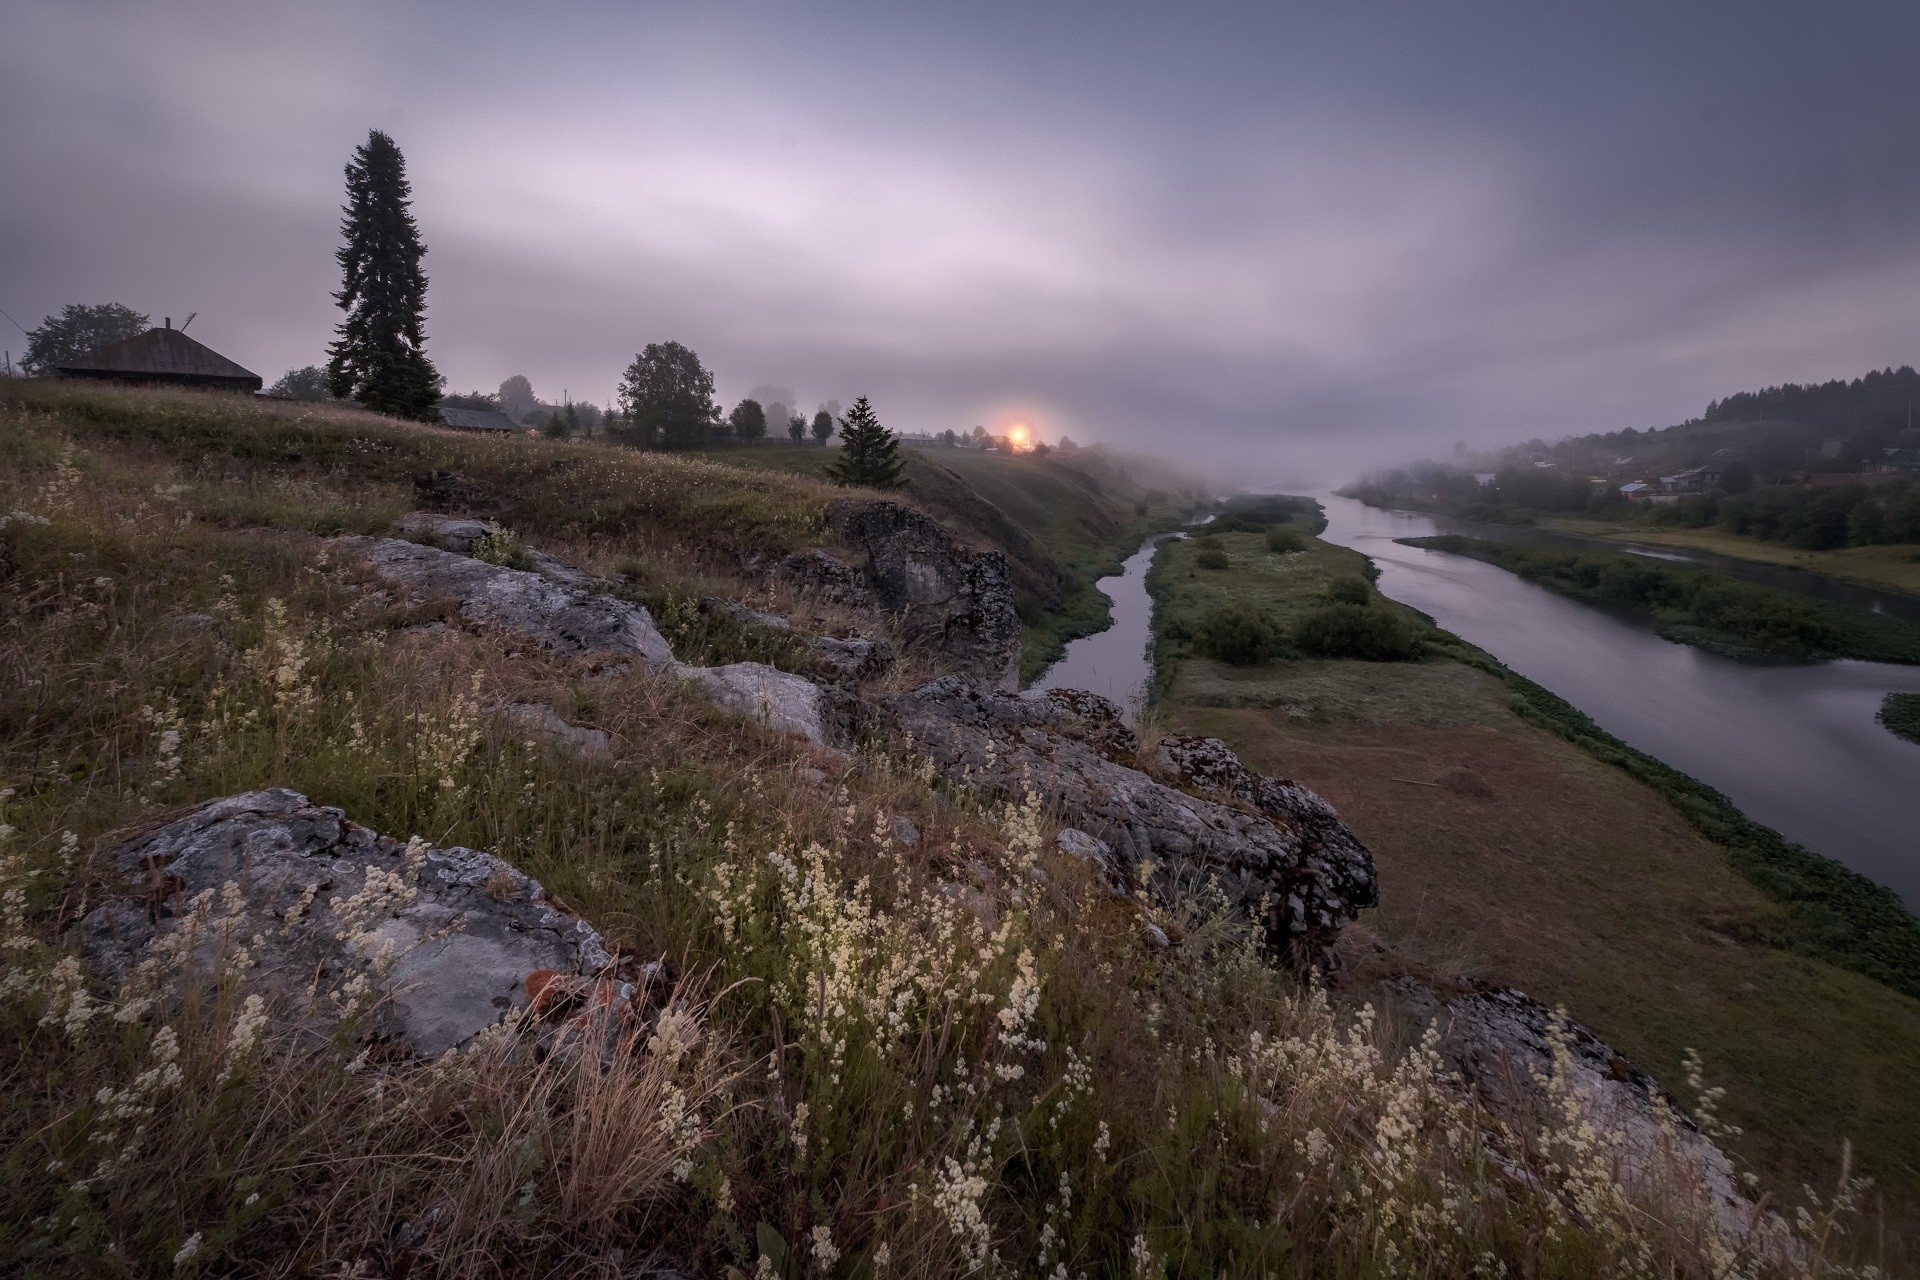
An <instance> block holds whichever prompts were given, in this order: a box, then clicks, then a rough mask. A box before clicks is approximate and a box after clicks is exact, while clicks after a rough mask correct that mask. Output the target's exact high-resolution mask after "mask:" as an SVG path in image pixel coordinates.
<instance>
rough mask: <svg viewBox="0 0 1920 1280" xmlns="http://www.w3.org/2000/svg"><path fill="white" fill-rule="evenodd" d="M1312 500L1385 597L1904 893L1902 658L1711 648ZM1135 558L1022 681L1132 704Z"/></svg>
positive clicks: (1906, 684) (1919, 859)
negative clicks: (1041, 667) (1095, 625)
mask: <svg viewBox="0 0 1920 1280" xmlns="http://www.w3.org/2000/svg"><path fill="white" fill-rule="evenodd" d="M1314 496H1315V497H1317V498H1319V500H1320V501H1321V503H1322V504H1323V505H1324V506H1325V508H1326V513H1327V520H1328V525H1327V530H1326V532H1325V533H1324V534H1322V535H1321V536H1322V537H1324V538H1325V539H1326V540H1327V541H1329V542H1335V543H1339V544H1340V545H1342V546H1347V547H1351V548H1353V549H1354V550H1356V551H1359V552H1361V553H1363V554H1365V555H1368V556H1371V557H1372V558H1373V560H1374V563H1376V564H1378V565H1379V566H1380V584H1379V585H1380V590H1381V591H1382V592H1384V593H1385V594H1386V595H1388V596H1390V597H1392V598H1393V599H1395V600H1399V601H1401V602H1403V603H1405V604H1409V605H1412V606H1413V607H1414V608H1416V609H1419V610H1420V611H1421V612H1423V613H1425V614H1427V615H1428V616H1430V617H1432V618H1433V620H1434V621H1435V622H1436V623H1438V624H1439V625H1440V626H1442V627H1445V628H1446V629H1447V630H1449V631H1451V632H1453V633H1454V634H1456V635H1458V636H1461V637H1462V638H1464V639H1466V640H1468V641H1470V642H1471V643H1473V644H1476V645H1478V646H1480V647H1481V648H1482V649H1485V650H1486V651H1487V652H1489V653H1491V654H1492V655H1493V656H1494V657H1496V658H1498V659H1499V660H1500V661H1501V662H1504V663H1505V664H1506V665H1507V666H1509V667H1511V668H1512V669H1513V670H1515V671H1518V672H1519V673H1520V674H1522V675H1524V676H1526V677H1527V678H1528V679H1530V680H1533V681H1536V682H1537V683H1539V684H1542V685H1544V686H1546V687H1547V688H1548V689H1551V690H1552V691H1553V692H1555V693H1557V694H1559V695H1560V696H1561V697H1563V698H1565V699H1566V700H1567V701H1568V702H1571V703H1572V704H1573V705H1574V706H1576V707H1578V708H1580V710H1582V711H1584V712H1586V713H1587V714H1588V715H1589V716H1592V717H1593V719H1594V721H1595V722H1596V723H1598V724H1599V725H1600V726H1601V727H1602V728H1603V729H1605V730H1607V731H1608V732H1609V733H1611V734H1613V735H1614V736H1615V737H1618V738H1620V739H1622V740H1623V741H1625V742H1628V743H1630V744H1632V745H1633V746H1635V747H1638V748H1639V749H1640V750H1642V751H1645V752H1646V753H1647V754H1649V755H1652V756H1655V757H1657V758H1659V759H1661V760H1664V761H1666V762H1667V763H1668V764H1670V765H1672V766H1673V767H1674V768H1676V769H1680V770H1682V771H1684V772H1686V773H1689V774H1691V775H1693V776H1694V777H1696V778H1699V779H1700V780H1701V781H1703V782H1706V783H1708V784H1709V785H1711V786H1713V787H1716V788H1718V789H1719V790H1720V791H1722V792H1724V793H1725V794H1726V795H1727V796H1728V798H1730V799H1731V800H1732V801H1733V802H1734V803H1735V804H1736V805H1738V806H1739V807H1740V809H1741V810H1742V811H1743V812H1745V813H1746V814H1747V815H1748V816H1749V817H1751V818H1753V819H1755V820H1756V821H1759V822H1763V823H1766V824H1767V825H1768V826H1770V827H1773V828H1774V829H1775V830H1777V831H1779V832H1780V833H1781V834H1783V835H1785V836H1786V837H1787V838H1788V839H1790V840H1794V841H1797V842H1799V843H1800V844H1803V845H1805V846H1806V847H1807V848H1809V849H1812V850H1814V851H1815V852H1817V853H1822V854H1825V855H1827V856H1828V857H1830V858H1834V859H1836V860H1837V861H1839V862H1842V863H1844V864H1845V865H1847V866H1849V867H1851V868H1853V869H1854V870H1856V871H1858V872H1860V873H1861V874H1863V875H1867V876H1870V877H1872V878H1873V879H1875V880H1878V881H1879V882H1880V883H1882V884H1884V885H1888V886H1889V887H1891V888H1892V889H1894V890H1895V891H1896V892H1897V893H1899V894H1900V895H1901V896H1902V897H1903V898H1905V899H1906V901H1907V903H1908V904H1909V905H1910V906H1913V905H1920V744H1915V743H1911V742H1908V741H1906V740H1904V739H1902V738H1898V737H1895V736H1894V735H1893V734H1891V733H1889V732H1887V730H1886V729H1885V728H1883V727H1881V725H1880V724H1879V723H1878V722H1877V721H1876V720H1875V719H1874V715H1875V713H1876V712H1877V711H1878V710H1879V707H1880V701H1881V699H1882V698H1883V697H1885V695H1887V694H1888V693H1892V692H1896V691H1902V692H1920V667H1908V666H1894V665H1889V664H1884V663H1873V662H1852V661H1840V662H1791V661H1773V662H1756V661H1743V660H1738V659H1733V658H1723V657H1720V656H1718V655H1716V654H1711V653H1707V652H1704V651H1703V650H1699V649H1694V648H1691V647H1689V646H1686V645H1680V644H1674V643H1671V642H1670V641H1666V640H1662V639H1661V638H1660V637H1659V636H1657V635H1655V634H1654V632H1653V629H1652V627H1651V626H1650V625H1649V624H1647V623H1645V622H1643V621H1641V620H1638V619H1635V618H1632V617H1629V616H1626V615H1622V614H1617V613H1614V612H1610V611H1608V610H1605V609H1600V608H1596V607H1594V606H1591V605H1586V604H1582V603H1579V602H1578V601H1574V600H1570V599H1568V598H1567V597H1565V596H1561V595H1556V594H1555V593H1553V592H1552V591H1549V590H1547V589H1546V588H1545V587H1541V586H1537V585H1535V584H1534V583H1531V582H1528V581H1526V580H1525V579H1523V578H1520V577H1518V576H1516V575H1514V574H1512V573H1509V572H1507V571H1506V570H1504V569H1499V568H1495V567H1494V566H1493V565H1490V564H1485V563H1483V562H1481V561H1478V560H1471V559H1468V558H1467V557H1465V556H1455V555H1448V554H1446V553H1445V552H1439V551H1423V550H1420V549H1418V548H1415V547H1403V546H1400V545H1398V544H1397V543H1395V542H1394V539H1395V538H1410V537H1420V536H1424V535H1429V534H1433V533H1438V532H1442V530H1441V529H1440V528H1439V527H1438V526H1436V524H1435V522H1434V521H1433V520H1431V519H1429V518H1428V517H1426V516H1423V515H1415V514H1412V513H1408V512H1398V511H1381V510H1378V509H1376V508H1373V507H1368V506H1366V505H1364V504H1362V503H1360V502H1357V501H1355V500H1353V499H1351V498H1339V497H1334V496H1333V495H1331V494H1327V493H1319V494H1315V495H1314ZM1453 527H1454V528H1456V529H1457V531H1460V532H1467V531H1468V530H1466V529H1464V528H1459V527H1458V526H1453ZM1473 532H1476V533H1477V532H1482V530H1480V529H1474V530H1473ZM1508 532H1509V533H1510V532H1511V531H1510V530H1509V531H1508ZM1528 540H1532V539H1528ZM1540 540H1542V541H1546V540H1547V539H1544V538H1543V539H1540ZM1552 540H1553V541H1556V542H1559V541H1563V538H1561V537H1554V538H1553V539H1552ZM1564 540H1568V541H1579V540H1578V539H1564ZM1588 545H1593V544H1588ZM1611 549H1614V550H1621V549H1623V548H1620V547H1618V546H1614V547H1612V548H1611ZM1649 550H1652V549H1651V548H1649ZM1659 550H1660V551H1661V552H1662V553H1666V552H1668V551H1669V549H1667V548H1659ZM1687 558H1688V559H1693V558H1694V557H1693V556H1692V555H1691V554H1689V555H1688V556H1687ZM1152 560H1153V545H1152V543H1151V542H1150V543H1149V544H1148V545H1146V546H1144V547H1142V548H1141V549H1140V551H1138V552H1137V553H1135V555H1134V556H1133V557H1132V558H1131V559H1129V560H1128V561H1127V562H1126V567H1125V569H1124V571H1123V572H1122V573H1121V574H1120V575H1119V576H1118V577H1113V578H1103V579H1101V580H1100V582H1099V584H1098V585H1099V587H1100V589H1101V590H1102V591H1104V592H1106V593H1107V595H1108V597H1109V598H1110V599H1112V600H1113V602H1114V603H1113V615H1114V625H1113V626H1112V627H1111V628H1109V629H1108V630H1106V631H1103V632H1100V633H1099V634H1098V635H1093V636H1087V637H1084V638H1082V639H1080V640H1076V641H1074V642H1073V643H1072V644H1070V645H1068V646H1067V651H1066V655H1065V656H1064V657H1063V658H1062V659H1061V660H1060V661H1059V662H1058V663H1055V664H1054V666H1052V667H1051V668H1049V669H1048V670H1047V671H1046V673H1045V674H1044V675H1043V676H1042V677H1041V678H1040V680H1039V681H1038V682H1037V687H1040V688H1056V687H1070V688H1079V689H1091V690H1093V691H1094V692H1096V693H1101V694H1104V695H1106V696H1107V697H1109V698H1112V699H1113V700H1114V701H1115V702H1118V703H1119V704H1120V705H1121V706H1123V707H1127V708H1129V709H1131V708H1133V707H1135V706H1137V705H1138V704H1139V703H1140V701H1141V700H1142V699H1143V698H1144V696H1145V693H1146V689H1147V682H1148V680H1149V679H1150V677H1151V659H1150V654H1149V650H1148V644H1149V640H1150V630H1149V628H1150V624H1151V621H1152V615H1153V602H1152V600H1151V599H1150V598H1149V597H1148V595H1147V591H1146V583H1145V578H1146V571H1147V567H1148V566H1149V565H1150V564H1151V563H1152ZM1716 567H1718V566H1716ZM1788 572H1794V571H1788ZM1743 576H1752V575H1743ZM1804 576H1812V575H1804ZM1775 581H1778V579H1776V580H1775ZM1822 581H1824V580H1822ZM1781 585H1785V584H1784V583H1782V584H1781ZM1834 585H1836V586H1837V584H1834ZM1851 590H1852V589H1844V590H1841V591H1836V592H1834V593H1823V594H1827V595H1828V598H1846V596H1847V594H1848V593H1850V591H1851ZM1847 602H1848V603H1863V602H1861V601H1858V600H1854V599H1848V600H1847ZM1870 607H1871V606H1870ZM1889 611H1890V612H1891V611H1893V610H1889Z"/></svg>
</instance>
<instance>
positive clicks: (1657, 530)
mask: <svg viewBox="0 0 1920 1280" xmlns="http://www.w3.org/2000/svg"><path fill="white" fill-rule="evenodd" d="M1536 523H1538V525H1539V526H1540V527H1541V528H1542V529H1554V530H1558V531H1559V532H1562V533H1577V534H1581V535H1584V536H1586V537H1590V538H1612V539H1616V540H1619V541H1623V542H1646V543H1652V544H1655V545H1658V546H1666V547H1684V548H1688V549H1691V550H1694V551H1711V552H1713V553H1714V554H1716V555H1723V556H1732V557H1734V558H1735V559H1738V560H1753V561H1757V562H1759V563H1761V564H1778V565H1786V566H1788V567H1790V568H1794V569H1805V570H1806V571H1807V572H1809V573H1817V574H1819V575H1820V576H1822V577H1824V578H1832V579H1834V580H1835V581H1837V582H1851V583H1853V584H1854V585H1856V586H1862V587H1877V588H1879V589H1881V590H1890V591H1902V592H1905V593H1906V594H1908V595H1912V596H1920V546H1914V545H1912V544H1908V543H1900V544H1891V545H1882V546H1869V547H1843V548H1840V549H1838V550H1833V551H1807V550H1802V549H1800V548H1798V547H1792V546H1789V545H1787V544H1786V543H1783V542H1768V541H1765V540H1763V539H1760V538H1746V537H1742V536H1740V535H1739V534H1735V533H1729V532H1728V531H1727V530H1725V529H1719V528H1712V527H1709V528H1704V529H1677V528H1672V527H1668V526H1663V525H1649V524H1639V523H1628V522H1623V521H1617V520H1595V519H1591V518H1588V517H1585V516H1567V515H1558V514H1555V515H1543V516H1541V517H1540V518H1539V519H1538V521H1537V522H1536Z"/></svg>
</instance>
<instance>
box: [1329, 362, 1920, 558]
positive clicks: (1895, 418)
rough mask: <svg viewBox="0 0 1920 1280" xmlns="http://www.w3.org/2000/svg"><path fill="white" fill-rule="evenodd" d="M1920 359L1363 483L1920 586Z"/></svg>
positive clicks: (1418, 500) (1422, 505)
mask: <svg viewBox="0 0 1920 1280" xmlns="http://www.w3.org/2000/svg"><path fill="white" fill-rule="evenodd" d="M1917 400H1920V373H1916V371H1915V370H1913V369H1911V368H1908V367H1904V366H1903V367H1901V368H1899V369H1884V370H1878V371H1875V372H1873V373H1869V374H1867V375H1866V376H1864V377H1861V378H1855V379H1853V380H1851V381H1839V380H1836V381H1833V382H1827V383H1822V384H1818V385H1811V386H1799V385H1794V384H1787V385H1784V386H1778V387H1769V388H1767V389H1765V390H1764V391H1757V392H1742V393H1739V394H1736V395H1730V396H1727V397H1725V398H1724V399H1721V400H1716V401H1714V402H1713V403H1712V404H1709V405H1708V406H1707V408H1706V411H1705V412H1704V413H1703V414H1702V415H1701V416H1700V417H1698V418H1694V419H1692V420H1690V421H1687V422H1683V423H1680V424H1679V425H1677V426H1673V427H1667V428H1663V429H1658V430H1650V431H1640V430H1636V429H1634V428H1631V427H1628V428H1625V429H1623V430H1620V431H1613V432H1604V433H1598V434H1594V435H1586V436H1578V437H1571V438H1568V439H1564V440H1558V441H1554V442H1552V443H1548V442H1546V441H1542V440H1529V441H1527V442H1526V443H1525V444H1519V445H1513V446H1511V447H1508V448H1505V449H1499V450H1495V451H1490V452H1477V451H1474V450H1471V449H1469V448H1468V447H1467V445H1466V444H1465V443H1464V442H1462V443H1460V444H1457V445H1455V446H1454V449H1453V451H1452V453H1451V454H1449V455H1447V456H1445V457H1442V458H1437V459H1433V460H1430V461H1426V462H1419V463H1413V464H1410V465H1406V466H1399V467H1393V468H1388V469H1385V470H1381V471H1377V472H1375V473H1373V474H1372V475H1369V476H1366V477H1365V478H1363V479H1362V480H1360V481H1358V482H1356V483H1355V484H1353V485H1351V486H1349V487H1348V488H1347V489H1346V490H1344V491H1343V492H1344V493H1345V495H1346V496H1348V497H1354V498H1359V499H1360V500H1362V501H1364V502H1367V503H1370V504H1371V505H1374V506H1379V507H1397V508H1403V509H1406V510H1411V511H1426V512H1433V513H1435V514H1441V515H1447V516H1452V517H1456V518H1459V519H1464V520H1473V521H1479V522H1485V523H1493V524H1517V525H1531V524H1541V525H1546V526H1549V527H1552V528H1555V529H1561V530H1565V531H1567V532H1578V533H1588V534H1596V535H1599V536H1610V537H1620V538H1632V539H1638V540H1642V541H1649V542H1663V543H1668V544H1671V545H1675V546H1690V547H1696V548H1700V549H1703V550H1709V551H1714V552H1717V553H1719V554H1721V555H1728V556H1735V557H1741V558H1746V559H1752V560H1759V561H1763V562H1766V563H1771V564H1791V565H1794V566H1796V567H1798V568H1803V569H1809V570H1811V571H1813V572H1816V573H1822V574H1826V575H1828V576H1830V577H1834V578H1837V579H1841V580H1844V581H1850V582H1857V583H1861V584H1864V585H1868V586H1877V587H1883V588H1892V589H1893V590H1896V591H1905V592H1908V593H1910V594H1914V595H1920V428H1917V427H1916V426H1915V425H1914V420H1913V412H1912V409H1913V405H1914V403H1915V402H1916V401H1917Z"/></svg>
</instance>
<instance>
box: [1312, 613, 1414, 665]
mask: <svg viewBox="0 0 1920 1280" xmlns="http://www.w3.org/2000/svg"><path fill="white" fill-rule="evenodd" d="M1293 643H1294V647H1295V648H1297V649H1299V650H1300V651H1301V652H1302V653H1307V654H1311V655H1313V656H1314V657H1316V658H1359V659H1361V660H1362V661H1365V662H1405V661H1406V660H1407V659H1409V658H1412V657H1414V656H1415V655H1416V654H1418V653H1419V652H1420V637H1419V636H1418V635H1417V634H1416V633H1415V631H1414V629H1413V624H1412V623H1411V622H1409V621H1407V619H1406V618H1405V617H1403V616H1401V615H1400V614H1398V613H1396V612H1394V611H1392V610H1390V609H1375V608H1370V607H1368V606H1366V605H1359V604H1328V605H1322V606H1321V607H1319V608H1318V609H1311V610H1309V611H1307V612H1306V613H1304V614H1302V615H1300V618H1299V620H1298V621H1296V622H1295V623H1294V624H1293Z"/></svg>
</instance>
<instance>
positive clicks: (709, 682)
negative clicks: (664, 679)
mask: <svg viewBox="0 0 1920 1280" xmlns="http://www.w3.org/2000/svg"><path fill="white" fill-rule="evenodd" d="M673 671H674V674H675V675H677V676H679V677H680V679H682V680H685V681H686V682H688V683H689V684H694V685H698V686H699V687H700V688H701V689H703V690H705V691H706V694H707V696H708V697H709V698H711V699H712V700H713V704H714V705H715V706H716V707H719V708H720V709H721V710H722V711H726V712H730V713H732V714H733V715H736V716H740V717H741V718H743V719H747V720H753V721H757V722H759V723H761V724H764V725H767V726H768V727H769V728H773V729H777V730H779V731H780V732H782V733H790V734H793V735H795V736H796V737H801V738H805V739H806V740H807V741H808V742H811V743H813V744H814V745H815V746H825V745H827V739H828V736H829V733H828V731H829V725H830V723H831V716H832V707H831V704H830V703H829V700H828V698H827V695H826V691H825V690H823V689H821V687H820V686H819V685H817V684H815V683H814V682H813V681H811V680H809V679H807V678H806V677H805V676H796V675H793V674H791V673H789V672H786V671H780V670H777V669H775V668H773V667H769V666H767V665H766V664H765V663H762V662H733V663H728V664H727V665H726V666H723V667H692V666H685V665H678V666H675V667H674V669H673Z"/></svg>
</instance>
